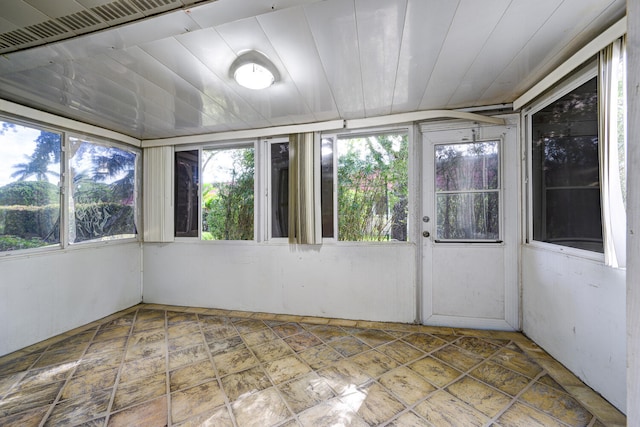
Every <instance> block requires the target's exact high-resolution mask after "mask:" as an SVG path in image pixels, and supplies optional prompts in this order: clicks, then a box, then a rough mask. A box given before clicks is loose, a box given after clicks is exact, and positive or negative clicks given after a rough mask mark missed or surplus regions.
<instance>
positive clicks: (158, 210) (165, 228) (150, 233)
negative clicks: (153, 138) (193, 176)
mask: <svg viewBox="0 0 640 427" xmlns="http://www.w3.org/2000/svg"><path fill="white" fill-rule="evenodd" d="M143 174H144V176H143V186H144V211H143V217H144V219H143V224H144V230H143V237H144V241H145V242H173V240H174V238H173V237H174V236H173V234H174V232H173V215H174V212H173V185H172V176H173V147H170V146H167V147H152V148H145V149H144V152H143Z"/></svg>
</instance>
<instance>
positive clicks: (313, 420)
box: [298, 399, 369, 427]
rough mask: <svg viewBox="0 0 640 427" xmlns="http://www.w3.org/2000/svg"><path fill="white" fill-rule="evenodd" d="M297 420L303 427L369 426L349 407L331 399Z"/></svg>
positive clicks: (304, 413)
mask: <svg viewBox="0 0 640 427" xmlns="http://www.w3.org/2000/svg"><path fill="white" fill-rule="evenodd" d="M298 419H299V420H300V423H301V424H302V425H303V426H304V427H326V426H345V427H346V426H349V427H368V426H369V424H367V423H366V422H365V421H364V420H363V419H362V418H360V417H359V416H358V414H356V413H355V412H354V411H353V409H351V408H350V407H349V405H347V404H346V403H344V402H342V401H341V400H339V399H332V400H329V401H327V402H324V403H321V404H320V405H316V406H314V407H313V408H311V409H308V410H306V411H304V412H303V413H301V414H300V415H299V417H298Z"/></svg>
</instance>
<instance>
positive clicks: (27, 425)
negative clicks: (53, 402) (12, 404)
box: [0, 405, 50, 427]
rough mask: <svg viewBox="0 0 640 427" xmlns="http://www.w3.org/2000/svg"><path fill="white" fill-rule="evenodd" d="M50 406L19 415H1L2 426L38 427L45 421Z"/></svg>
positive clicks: (0, 423)
mask: <svg viewBox="0 0 640 427" xmlns="http://www.w3.org/2000/svg"><path fill="white" fill-rule="evenodd" d="M49 408H50V405H46V406H40V407H38V408H33V409H29V410H27V411H23V412H20V413H17V414H13V415H9V416H6V417H3V416H1V415H0V425H2V426H20V427H38V426H39V425H40V422H41V421H42V420H43V418H44V417H45V415H47V412H48V411H49Z"/></svg>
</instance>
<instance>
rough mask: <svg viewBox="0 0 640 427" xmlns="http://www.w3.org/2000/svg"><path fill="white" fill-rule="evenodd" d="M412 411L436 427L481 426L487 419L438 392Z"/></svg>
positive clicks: (447, 394) (465, 405) (445, 394)
mask: <svg viewBox="0 0 640 427" xmlns="http://www.w3.org/2000/svg"><path fill="white" fill-rule="evenodd" d="M414 411H415V412H416V413H417V414H418V415H420V416H421V417H423V418H424V419H425V420H427V421H429V422H430V423H431V424H433V425H435V426H438V427H447V426H450V427H459V426H478V427H479V426H483V425H484V424H485V423H486V422H487V421H489V419H488V418H487V417H486V416H485V415H484V414H482V413H481V412H480V411H478V410H476V409H474V408H472V407H470V406H469V405H467V404H466V403H464V402H462V401H461V400H459V399H456V398H455V397H453V396H451V395H450V394H449V393H446V392H444V391H439V392H437V393H435V394H433V395H431V396H430V397H428V398H427V400H425V401H424V402H422V403H420V404H418V405H417V406H416V407H415V408H414Z"/></svg>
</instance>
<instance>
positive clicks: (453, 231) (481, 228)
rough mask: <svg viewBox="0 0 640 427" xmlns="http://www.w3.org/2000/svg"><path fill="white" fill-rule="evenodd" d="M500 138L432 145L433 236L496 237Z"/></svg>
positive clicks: (498, 236) (497, 233)
mask: <svg viewBox="0 0 640 427" xmlns="http://www.w3.org/2000/svg"><path fill="white" fill-rule="evenodd" d="M499 149H500V142H499V141H497V140H494V141H478V142H467V143H455V144H439V145H436V146H435V166H436V170H435V188H436V239H437V240H471V241H473V240H479V241H486V240H499V239H500V152H499Z"/></svg>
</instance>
